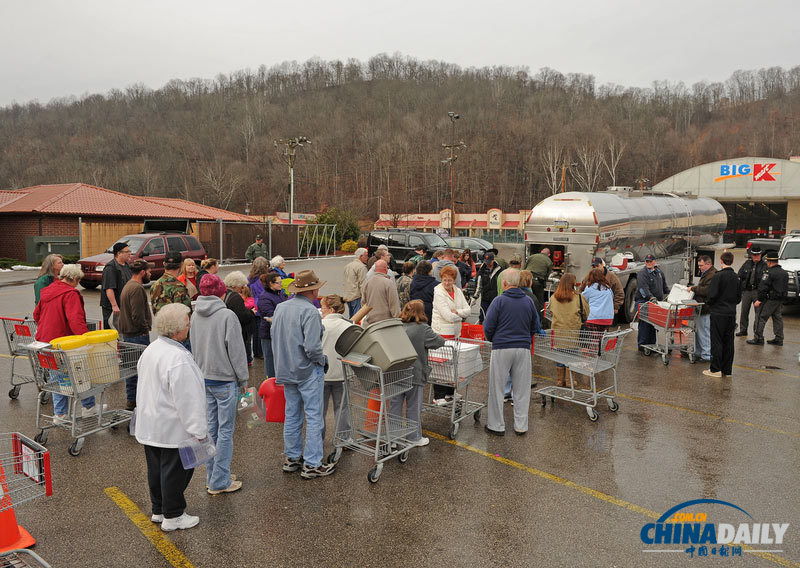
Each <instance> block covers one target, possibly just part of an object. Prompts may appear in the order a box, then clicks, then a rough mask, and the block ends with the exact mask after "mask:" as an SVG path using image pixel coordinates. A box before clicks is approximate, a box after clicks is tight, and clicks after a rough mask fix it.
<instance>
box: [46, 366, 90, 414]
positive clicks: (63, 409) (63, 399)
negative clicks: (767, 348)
mask: <svg viewBox="0 0 800 568" xmlns="http://www.w3.org/2000/svg"><path fill="white" fill-rule="evenodd" d="M59 375H61V376H62V377H63V376H64V375H63V374H61V373H59V371H50V382H53V383H55V382H58V377H59ZM69 398H70V397H68V396H66V395H63V394H56V393H53V414H56V415H61V414H67V413H68V412H69ZM81 405H82V406H83V407H84V408H92V407H93V406H94V397H93V396H90V397H89V398H84V399H83V400H81Z"/></svg>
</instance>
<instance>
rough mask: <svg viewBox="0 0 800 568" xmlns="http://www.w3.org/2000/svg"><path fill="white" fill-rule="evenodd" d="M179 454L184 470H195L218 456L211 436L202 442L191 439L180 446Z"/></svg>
mask: <svg viewBox="0 0 800 568" xmlns="http://www.w3.org/2000/svg"><path fill="white" fill-rule="evenodd" d="M178 454H179V455H180V457H181V463H183V469H194V468H196V467H197V466H200V465H203V464H204V463H208V462H209V461H210V460H211V458H213V457H214V456H215V455H216V454H217V448H216V446H215V445H214V442H213V441H212V440H211V437H210V436H206V437H205V438H203V439H202V440H198V439H197V438H194V437H192V438H190V439H188V440H186V441H184V442H182V443H181V445H180V446H178Z"/></svg>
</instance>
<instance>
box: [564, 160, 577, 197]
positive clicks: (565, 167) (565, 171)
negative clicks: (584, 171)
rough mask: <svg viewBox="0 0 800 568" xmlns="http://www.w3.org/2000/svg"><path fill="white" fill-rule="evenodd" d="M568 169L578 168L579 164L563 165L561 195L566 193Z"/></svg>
mask: <svg viewBox="0 0 800 568" xmlns="http://www.w3.org/2000/svg"><path fill="white" fill-rule="evenodd" d="M567 167H570V168H577V167H578V162H572V163H571V164H567V163H566V162H565V163H562V164H561V193H564V189H565V187H566V183H565V179H566V174H567Z"/></svg>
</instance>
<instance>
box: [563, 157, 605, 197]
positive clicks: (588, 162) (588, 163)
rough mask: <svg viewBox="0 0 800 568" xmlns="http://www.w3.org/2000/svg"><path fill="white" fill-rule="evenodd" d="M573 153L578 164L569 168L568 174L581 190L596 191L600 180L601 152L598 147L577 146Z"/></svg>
mask: <svg viewBox="0 0 800 568" xmlns="http://www.w3.org/2000/svg"><path fill="white" fill-rule="evenodd" d="M575 155H576V157H577V159H578V165H577V166H576V167H572V168H570V169H569V172H570V174H572V177H573V179H574V180H575V181H576V182H578V187H580V188H581V189H582V190H583V191H596V190H597V183H598V182H599V181H600V172H601V169H600V166H601V164H602V162H603V152H602V151H601V150H600V148H590V147H589V146H579V147H578V148H576V149H575Z"/></svg>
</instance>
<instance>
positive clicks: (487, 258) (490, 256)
mask: <svg viewBox="0 0 800 568" xmlns="http://www.w3.org/2000/svg"><path fill="white" fill-rule="evenodd" d="M493 260H494V253H491V252H487V253H484V254H483V261H484V262H492V261H493Z"/></svg>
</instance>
